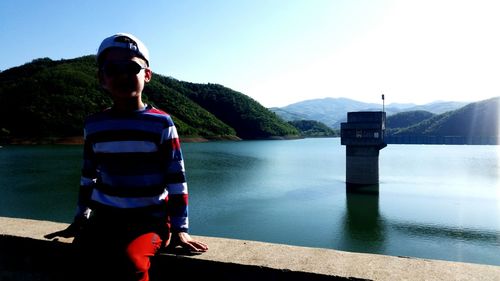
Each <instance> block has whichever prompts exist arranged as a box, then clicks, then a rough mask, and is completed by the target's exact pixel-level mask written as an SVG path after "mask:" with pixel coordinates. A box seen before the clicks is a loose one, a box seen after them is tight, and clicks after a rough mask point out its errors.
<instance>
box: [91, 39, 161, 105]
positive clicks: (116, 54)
mask: <svg viewBox="0 0 500 281" xmlns="http://www.w3.org/2000/svg"><path fill="white" fill-rule="evenodd" d="M151 76H152V72H151V69H149V68H148V67H147V64H146V62H145V61H144V60H143V59H141V58H139V57H135V56H134V55H133V53H131V52H130V51H129V50H126V49H119V48H114V49H109V50H107V51H106V53H105V54H104V60H103V63H102V66H101V68H100V69H99V81H100V83H101V86H102V87H103V88H104V89H106V90H107V91H108V92H109V93H110V94H111V96H112V98H113V99H115V100H117V99H118V100H120V99H140V98H141V94H142V90H143V89H144V83H147V82H149V81H150V80H151Z"/></svg>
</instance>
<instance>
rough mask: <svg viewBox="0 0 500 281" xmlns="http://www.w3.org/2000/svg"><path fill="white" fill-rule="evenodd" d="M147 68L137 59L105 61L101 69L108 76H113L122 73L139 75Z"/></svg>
mask: <svg viewBox="0 0 500 281" xmlns="http://www.w3.org/2000/svg"><path fill="white" fill-rule="evenodd" d="M146 68H147V67H144V66H142V65H140V64H139V63H137V62H135V61H113V62H106V63H104V65H103V66H102V67H101V70H102V72H103V73H104V74H105V75H106V76H108V77H112V76H116V75H121V74H127V75H137V74H138V73H139V72H141V70H143V69H146Z"/></svg>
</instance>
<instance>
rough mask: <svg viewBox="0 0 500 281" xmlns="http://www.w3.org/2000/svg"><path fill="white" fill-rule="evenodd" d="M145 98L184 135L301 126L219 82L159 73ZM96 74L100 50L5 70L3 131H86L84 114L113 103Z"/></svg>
mask: <svg viewBox="0 0 500 281" xmlns="http://www.w3.org/2000/svg"><path fill="white" fill-rule="evenodd" d="M143 98H144V101H145V102H146V103H148V104H152V105H154V106H156V107H158V108H160V109H163V110H165V111H167V112H168V113H170V114H171V115H172V117H173V119H174V122H175V123H176V125H177V128H178V131H179V134H180V135H181V136H182V137H185V138H186V137H200V138H208V139H221V138H222V139H235V138H243V139H258V138H283V137H298V136H299V132H298V130H297V129H296V128H294V127H293V126H291V125H290V124H289V123H287V122H285V121H284V120H282V119H281V118H279V117H278V116H276V115H275V114H274V113H272V112H270V111H269V110H268V109H266V108H265V107H263V106H262V105H260V104H259V103H257V102H256V101H254V100H253V99H251V98H249V97H248V96H246V95H244V94H241V93H238V92H236V91H233V90H231V89H228V88H225V87H224V86H221V85H216V84H194V83H188V82H183V81H179V80H176V79H174V78H171V77H165V76H162V75H159V74H156V73H155V74H154V76H153V79H152V81H151V82H150V83H148V84H146V87H145V89H144V92H143ZM111 104H112V103H111V99H110V98H109V97H108V96H107V94H106V93H105V92H104V91H102V90H101V87H100V85H99V83H98V80H97V75H96V62H95V56H92V55H91V56H83V57H79V58H75V59H69V60H59V61H53V60H51V59H48V58H43V59H36V60H33V61H32V62H30V63H27V64H24V65H22V66H18V67H13V68H11V69H7V70H5V71H2V72H0V137H1V138H2V139H3V140H4V141H6V140H7V141H8V140H9V139H13V138H34V139H38V138H47V137H49V138H51V137H68V136H81V134H82V129H83V128H82V125H83V120H84V118H85V117H86V116H88V115H89V114H91V113H94V112H98V111H102V110H103V109H105V108H107V107H109V106H110V105H111Z"/></svg>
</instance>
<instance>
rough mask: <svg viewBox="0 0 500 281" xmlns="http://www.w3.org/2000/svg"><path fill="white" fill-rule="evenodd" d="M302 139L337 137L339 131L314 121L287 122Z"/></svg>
mask: <svg viewBox="0 0 500 281" xmlns="http://www.w3.org/2000/svg"><path fill="white" fill-rule="evenodd" d="M288 123H290V124H291V125H292V126H294V127H295V128H297V129H298V130H299V131H300V134H301V135H302V136H304V137H339V136H340V134H339V131H338V130H333V129H332V128H330V127H328V126H327V125H325V124H324V123H321V122H318V121H315V120H296V121H289V122H288Z"/></svg>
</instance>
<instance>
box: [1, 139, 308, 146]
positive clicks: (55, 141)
mask: <svg viewBox="0 0 500 281" xmlns="http://www.w3.org/2000/svg"><path fill="white" fill-rule="evenodd" d="M302 138H304V137H297V136H272V137H268V138H260V139H248V140H293V139H302ZM243 140H245V139H242V138H239V137H237V136H219V137H200V136H190V137H180V141H181V143H199V142H210V141H243ZM52 144H61V145H83V136H69V137H32V138H23V137H12V138H6V137H4V138H0V147H1V146H4V145H52Z"/></svg>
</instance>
